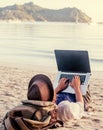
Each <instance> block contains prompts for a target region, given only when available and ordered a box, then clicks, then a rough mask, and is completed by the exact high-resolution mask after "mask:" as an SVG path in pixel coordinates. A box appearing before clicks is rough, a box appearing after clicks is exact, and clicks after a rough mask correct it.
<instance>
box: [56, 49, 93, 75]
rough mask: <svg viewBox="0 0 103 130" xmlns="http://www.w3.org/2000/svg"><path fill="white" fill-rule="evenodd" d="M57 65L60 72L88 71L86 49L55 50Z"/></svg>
mask: <svg viewBox="0 0 103 130" xmlns="http://www.w3.org/2000/svg"><path fill="white" fill-rule="evenodd" d="M54 52H55V57H56V62H57V67H58V70H59V71H62V72H71V73H72V72H73V73H74V72H75V73H90V72H91V70H90V63H89V56H88V51H77V50H55V51H54Z"/></svg>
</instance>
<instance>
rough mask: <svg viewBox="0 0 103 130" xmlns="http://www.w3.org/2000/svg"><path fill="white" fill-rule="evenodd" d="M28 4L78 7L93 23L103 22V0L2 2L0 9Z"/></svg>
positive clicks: (17, 0) (18, 0)
mask: <svg viewBox="0 0 103 130" xmlns="http://www.w3.org/2000/svg"><path fill="white" fill-rule="evenodd" d="M27 2H33V3H34V4H36V5H39V6H41V7H45V8H49V9H60V8H65V7H77V8H78V9H80V10H82V11H83V12H85V13H86V14H87V15H88V16H90V17H91V18H92V21H93V22H103V0H0V7H4V6H7V5H13V4H24V3H27Z"/></svg>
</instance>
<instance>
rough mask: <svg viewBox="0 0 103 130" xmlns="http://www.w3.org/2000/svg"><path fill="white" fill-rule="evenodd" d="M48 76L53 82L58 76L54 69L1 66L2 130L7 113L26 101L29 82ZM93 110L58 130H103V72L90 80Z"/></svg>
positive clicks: (0, 110)
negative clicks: (22, 101) (39, 76)
mask: <svg viewBox="0 0 103 130" xmlns="http://www.w3.org/2000/svg"><path fill="white" fill-rule="evenodd" d="M39 73H43V74H46V75H48V76H49V77H50V78H51V80H52V82H54V79H55V76H56V68H53V67H49V68H47V67H45V66H44V67H40V66H35V67H29V69H28V67H25V68H24V67H20V66H17V67H14V66H12V67H11V66H6V65H2V66H0V130H3V127H2V125H1V123H2V119H3V117H4V115H5V113H6V112H7V111H8V110H10V109H11V108H13V107H14V106H16V105H17V104H19V103H20V101H21V100H24V99H26V93H27V86H28V82H29V80H30V79H31V77H32V76H34V75H35V74H39ZM90 90H91V96H92V102H91V103H90V106H91V109H90V110H89V111H88V112H85V113H84V116H83V118H82V119H80V120H73V121H69V122H68V123H67V124H65V127H63V128H58V130H103V72H92V76H91V80H90Z"/></svg>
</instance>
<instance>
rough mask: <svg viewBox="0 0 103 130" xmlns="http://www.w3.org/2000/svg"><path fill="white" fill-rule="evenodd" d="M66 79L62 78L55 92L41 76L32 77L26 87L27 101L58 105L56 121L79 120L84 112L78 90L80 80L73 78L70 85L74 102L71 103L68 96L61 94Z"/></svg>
mask: <svg viewBox="0 0 103 130" xmlns="http://www.w3.org/2000/svg"><path fill="white" fill-rule="evenodd" d="M66 81H67V79H66V78H62V79H61V80H60V82H59V84H58V86H57V88H56V89H55V90H53V85H52V83H51V80H50V79H49V78H48V77H47V76H46V75H43V74H39V75H36V76H34V77H33V78H32V79H31V80H30V82H29V86H28V93H27V97H28V99H29V100H41V101H53V102H56V103H57V104H58V112H57V115H58V119H59V120H61V121H63V122H66V121H69V120H70V119H79V118H81V117H82V114H83V111H84V103H83V97H82V93H81V90H80V78H79V76H75V77H74V78H73V79H72V81H71V83H70V85H71V86H72V87H73V88H74V90H75V96H76V102H71V101H70V100H69V99H70V97H69V95H68V94H65V93H64V94H63V93H62V94H61V93H59V92H60V91H62V90H64V89H65V88H66V87H67V85H68V82H66Z"/></svg>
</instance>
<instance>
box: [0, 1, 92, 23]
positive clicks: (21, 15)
mask: <svg viewBox="0 0 103 130" xmlns="http://www.w3.org/2000/svg"><path fill="white" fill-rule="evenodd" d="M0 20H3V21H31V22H35V21H41V22H73V23H90V22H91V20H92V19H91V17H89V16H88V15H87V14H86V13H84V12H82V11H81V10H79V9H78V8H75V7H74V8H70V7H68V8H63V9H58V10H53V9H47V8H42V7H40V6H37V5H35V4H34V3H32V2H30V3H25V4H23V5H16V4H15V5H12V6H6V7H3V8H0Z"/></svg>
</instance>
